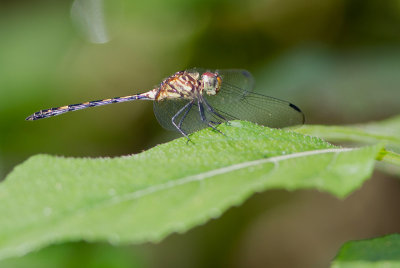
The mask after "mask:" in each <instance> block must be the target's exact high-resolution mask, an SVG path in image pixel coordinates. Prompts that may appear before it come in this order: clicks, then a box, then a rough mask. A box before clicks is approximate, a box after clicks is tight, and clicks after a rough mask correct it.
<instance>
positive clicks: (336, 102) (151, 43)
mask: <svg viewBox="0 0 400 268" xmlns="http://www.w3.org/2000/svg"><path fill="white" fill-rule="evenodd" d="M72 2H73V1H72V0H71V1H66V0H64V1H50V0H38V1H34V2H31V1H21V0H20V1H11V0H8V1H4V0H2V1H0V36H1V42H0V125H1V131H0V177H1V178H4V176H5V175H6V174H7V173H8V172H9V171H10V170H11V169H12V168H13V166H14V165H16V164H18V163H20V162H22V161H23V160H25V159H26V158H27V157H29V156H31V155H34V154H38V153H48V154H52V155H65V156H117V155H126V154H132V153H137V152H140V151H142V150H145V149H148V148H150V147H153V146H154V145H156V144H158V143H161V142H165V141H168V140H171V139H172V138H174V137H177V135H176V134H175V133H169V132H166V131H164V130H162V128H161V127H160V126H159V125H158V123H157V122H156V120H155V118H154V116H153V113H152V107H151V103H146V102H136V103H125V104H119V105H111V106H105V107H101V108H94V109H90V110H87V111H84V112H83V111H82V112H77V113H72V114H66V115H64V116H62V117H58V118H51V119H48V120H43V121H38V122H26V121H24V118H25V117H26V116H27V115H29V114H31V113H33V112H35V111H37V110H39V109H43V108H49V107H55V106H60V105H65V104H70V103H77V102H81V101H86V100H92V99H101V98H107V97H114V96H123V95H128V94H132V93H137V92H142V91H144V90H147V89H149V88H152V87H153V86H155V85H157V83H159V82H160V81H161V80H162V79H163V78H165V77H166V76H168V75H170V74H172V73H174V72H175V71H177V70H180V69H185V68H188V67H194V66H195V67H206V68H246V69H249V70H250V71H251V72H252V73H253V74H254V75H255V77H256V90H257V91H259V92H262V93H264V94H267V95H271V96H274V97H278V98H283V99H286V100H289V101H291V102H293V103H295V104H296V105H298V106H299V107H301V108H302V109H303V110H304V111H305V113H306V120H307V123H320V124H330V123H336V124H339V123H358V122H365V121H370V120H372V119H383V118H385V117H388V116H390V115H394V114H398V113H399V110H400V106H399V105H398V100H399V99H400V96H399V95H400V93H399V92H400V91H399V90H398V88H397V87H398V85H399V84H400V66H399V65H400V47H399V45H400V27H399V23H400V2H399V1H398V0H389V1H384V2H380V1H374V0H351V1H344V0H339V1H337V0H329V1H317V0H312V1H306V0H290V1H277V0H263V1H259V0H249V1H245V2H244V1H239V0H235V1H229V0H216V1H210V0H207V1H200V0H195V1H183V0H171V1H162V0H148V1H127V0H119V1H106V18H107V26H108V30H109V33H110V37H111V41H110V42H109V43H106V44H102V45H99V44H92V43H89V42H88V41H87V38H86V37H85V36H84V35H83V34H82V31H81V30H80V29H79V28H78V27H79V25H78V27H77V24H76V23H74V22H73V20H72V19H71V17H70V8H71V5H72ZM382 183H383V182H382ZM382 187H383V186H382ZM377 188H379V187H377ZM382 189H386V190H387V188H384V187H383V188H382ZM390 189H391V190H393V191H394V189H398V187H397V188H396V187H392V188H390ZM392 194H393V195H392V196H393V198H394V197H395V196H399V195H400V194H399V192H393V193H392ZM282 195H283V196H285V198H286V199H285V198H284V199H285V200H287V198H288V197H287V196H286V195H284V194H282V193H281V195H280V196H282ZM382 195H383V196H380V195H379V194H378V193H376V194H375V195H374V198H375V199H379V200H386V199H385V198H388V196H387V194H385V193H382ZM276 198H277V199H279V197H276ZM293 198H295V197H293ZM260 199H262V198H260ZM391 201H393V200H391ZM270 202H271V201H270ZM388 202H389V201H388ZM252 204H253V205H252V206H254V207H259V206H260V205H261V204H255V202H254V203H252ZM262 207H265V204H262ZM390 207H391V205H390V204H387V209H385V210H384V211H385V212H386V213H387V214H382V215H381V220H382V217H383V218H385V216H386V217H394V216H393V214H392V215H390V214H389V213H390V211H391V210H390ZM243 209H248V210H249V211H250V212H246V211H242V212H237V213H238V214H240V215H241V217H238V218H240V219H242V218H243V217H244V218H246V219H248V222H247V221H246V223H243V224H242V225H240V227H234V223H233V222H230V221H229V220H221V221H220V222H221V226H222V224H223V226H222V227H220V228H219V229H218V230H219V231H220V232H222V233H223V234H225V235H226V236H229V237H230V236H234V237H230V238H229V239H228V240H227V239H225V238H226V237H223V238H222V239H220V240H219V243H220V244H219V246H216V247H215V248H216V249H215V252H220V251H221V250H222V249H221V248H224V245H225V244H224V242H223V241H231V242H232V241H236V243H239V242H238V241H240V239H241V238H240V235H241V234H243V232H244V230H245V229H246V228H247V226H248V225H249V224H250V225H251V219H252V218H254V217H257V215H259V214H257V213H260V210H257V211H258V212H252V211H253V210H252V209H251V208H249V207H248V206H247V207H246V208H243ZM261 211H263V210H261ZM241 213H243V215H242V214H241ZM379 213H380V212H379ZM382 213H383V212H382ZM389 215H390V216H389ZM353 217H354V215H353ZM371 217H372V218H373V215H371ZM238 218H235V220H237V219H238ZM368 222H369V225H366V226H364V227H365V228H368V227H370V228H371V229H370V232H367V231H366V234H368V235H371V234H374V235H376V234H377V232H378V233H379V232H381V233H385V232H387V231H388V229H385V228H383V227H382V228H381V227H379V228H378V227H376V228H373V227H372V226H373V223H372V222H370V221H368ZM391 222H392V223H396V222H398V218H395V219H392V218H391ZM211 226H213V225H211ZM209 228H212V227H209ZM240 228H242V229H240ZM239 229H240V230H241V231H240V230H239ZM215 230H216V229H215ZM215 230H214V231H213V230H210V231H209V232H210V233H211V234H215V233H216V232H217V231H215ZM230 230H231V231H232V232H230ZM233 230H235V231H236V232H233ZM391 230H392V231H393V230H394V231H396V230H397V231H400V230H399V229H398V228H397V229H396V228H393V229H391ZM198 232H199V233H201V231H198ZM343 232H344V231H343ZM343 232H342V233H343ZM199 236H200V237H201V235H200V234H199ZM190 237H191V236H188V238H186V239H188V240H185V238H179V239H182V242H177V243H178V244H180V245H181V248H182V249H183V250H184V249H188V248H197V247H198V248H197V250H196V253H193V252H191V253H190V254H189V255H190V256H192V259H194V260H196V261H197V263H199V264H200V263H203V264H204V265H206V264H207V263H210V262H207V261H206V260H207V259H208V260H215V261H216V262H218V261H217V260H216V259H217V257H216V256H217V255H215V254H214V253H213V252H211V251H209V250H208V249H207V247H208V248H210V244H209V243H210V242H209V241H213V240H212V239H211V238H210V239H211V240H209V241H204V243H200V244H201V245H199V246H197V245H195V244H191V240H190V239H191V238H190ZM207 237H209V236H207ZM338 237H340V236H339V235H338V236H336V238H335V239H339V238H338ZM346 238H347V239H348V238H349V237H346ZM179 239H178V238H175V240H174V239H172V241H177V240H179ZM332 239H333V238H332ZM342 239H344V240H341V242H343V241H345V240H346V239H345V238H344V237H342ZM196 241H197V240H196ZM335 241H337V240H335ZM214 242H215V241H214ZM168 243H174V242H168V241H167V242H165V244H161V245H160V246H158V247H156V246H154V247H152V248H153V250H154V251H157V249H161V248H164V249H165V248H169V247H168V245H171V244H168ZM192 243H196V242H193V241H192ZM232 243H234V242H232ZM249 243H250V242H249ZM183 245H187V246H183ZM232 245H233V244H232ZM225 246H226V245H225ZM234 247H235V246H227V249H226V251H225V253H224V254H221V255H220V258H219V260H220V261H221V262H223V263H225V264H229V263H230V261H229V260H231V259H232V258H233V257H232V255H233V254H234V253H233V252H236V253H237V252H238V251H234V249H233V248H234ZM237 247H239V246H237ZM237 247H236V248H237ZM319 248H321V247H319ZM336 249H337V248H335V249H332V248H331V249H330V250H331V251H330V254H331V255H329V254H327V255H329V256H331V257H332V255H334V254H335V253H334V252H336ZM188 250H189V249H188ZM160 251H161V250H160ZM154 254H156V253H154ZM160 254H161V255H162V253H160V252H159V255H158V256H160ZM254 254H256V253H254ZM277 254H278V253H277ZM189 255H188V256H189ZM278 255H279V254H278ZM278 255H277V256H278ZM327 255H324V254H322V253H321V254H320V255H319V256H327ZM229 256H231V257H232V258H230V257H229ZM259 256H265V254H263V253H262V252H261V253H260V255H259ZM303 256H306V254H303ZM312 257H315V254H314V256H312ZM171 258H173V257H171ZM175 258H176V257H175ZM293 258H295V257H293ZM326 258H328V257H326ZM252 259H254V258H252ZM255 259H256V258H255ZM297 259H298V262H294V263H295V264H296V265H297V266H298V267H304V266H306V265H304V263H307V260H303V261H304V262H303V263H302V262H301V261H300V259H301V258H300V257H297ZM174 260H176V259H174ZM308 261H309V260H308ZM174 263H179V262H174ZM322 263H323V264H325V265H326V263H328V262H327V260H326V259H325V262H322ZM231 264H232V263H231ZM264 264H265V263H255V262H252V263H251V265H252V266H253V267H264V266H265V265H264ZM302 264H303V265H302ZM308 264H313V265H315V262H308ZM318 264H321V263H318ZM275 266H276V265H275ZM317 266H321V265H317ZM247 267H249V266H247ZM291 267H295V266H293V265H292V266H291Z"/></svg>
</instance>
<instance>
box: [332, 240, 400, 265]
mask: <svg viewBox="0 0 400 268" xmlns="http://www.w3.org/2000/svg"><path fill="white" fill-rule="evenodd" d="M332 267H333V268H347V267H349V268H350V267H351V268H358V267H360V268H361V267H362V268H373V267H385V268H391V267H393V268H394V267H400V235H399V234H392V235H387V236H384V237H380V238H375V239H370V240H362V241H351V242H347V243H346V244H344V246H343V247H342V248H341V249H340V252H339V254H338V256H337V257H336V258H335V260H334V262H333V263H332Z"/></svg>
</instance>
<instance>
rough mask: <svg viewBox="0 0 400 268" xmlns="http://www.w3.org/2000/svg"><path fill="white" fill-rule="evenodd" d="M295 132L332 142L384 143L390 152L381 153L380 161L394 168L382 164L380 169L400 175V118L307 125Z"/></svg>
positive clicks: (383, 151)
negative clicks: (349, 123)
mask: <svg viewBox="0 0 400 268" xmlns="http://www.w3.org/2000/svg"><path fill="white" fill-rule="evenodd" d="M295 131H296V132H298V133H302V134H307V135H313V136H317V137H320V138H323V139H325V140H328V141H332V142H355V143H358V144H360V143H367V144H376V143H384V144H386V147H387V149H388V150H382V151H381V154H380V158H379V160H382V161H384V162H386V163H389V164H392V165H394V166H390V165H383V164H381V165H380V166H379V167H380V168H381V169H382V170H384V171H387V172H389V173H392V174H396V175H399V174H400V169H399V167H400V154H398V153H396V152H400V116H395V117H392V118H389V119H386V120H383V121H380V122H371V123H367V124H357V125H349V126H323V125H305V126H303V127H301V128H298V129H296V130H295ZM392 150H393V151H394V152H393V151H392Z"/></svg>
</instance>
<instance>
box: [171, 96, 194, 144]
mask: <svg viewBox="0 0 400 268" xmlns="http://www.w3.org/2000/svg"><path fill="white" fill-rule="evenodd" d="M192 105H193V101H191V102H188V103H187V104H186V105H185V106H183V107H182V108H181V109H180V110H179V111H178V112H177V113H176V114H175V115H174V116H173V117H172V119H171V122H172V124H173V125H174V127H176V129H177V130H178V131H179V132H180V133H181V134H182V135H183V136H185V137H186V138H187V139H188V140H190V139H189V136H188V135H187V134H186V133H185V132H184V131H183V130H182V128H181V126H182V123H183V121H182V120H181V121H182V122H179V124H178V125H177V124H176V123H175V119H176V118H177V117H178V116H179V115H180V114H181V113H182V112H183V111H185V109H188V111H187V112H186V113H185V114H184V117H186V115H187V113H188V112H189V111H190V109H191V108H192Z"/></svg>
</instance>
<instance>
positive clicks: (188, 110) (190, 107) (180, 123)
mask: <svg viewBox="0 0 400 268" xmlns="http://www.w3.org/2000/svg"><path fill="white" fill-rule="evenodd" d="M192 106H193V102H190V105H189V106H188V107H187V109H186V111H185V113H184V114H183V116H182V118H181V120H179V124H178V128H180V129H182V124H183V121H184V120H185V118H186V116H187V115H188V113H189V112H190V109H192Z"/></svg>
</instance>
